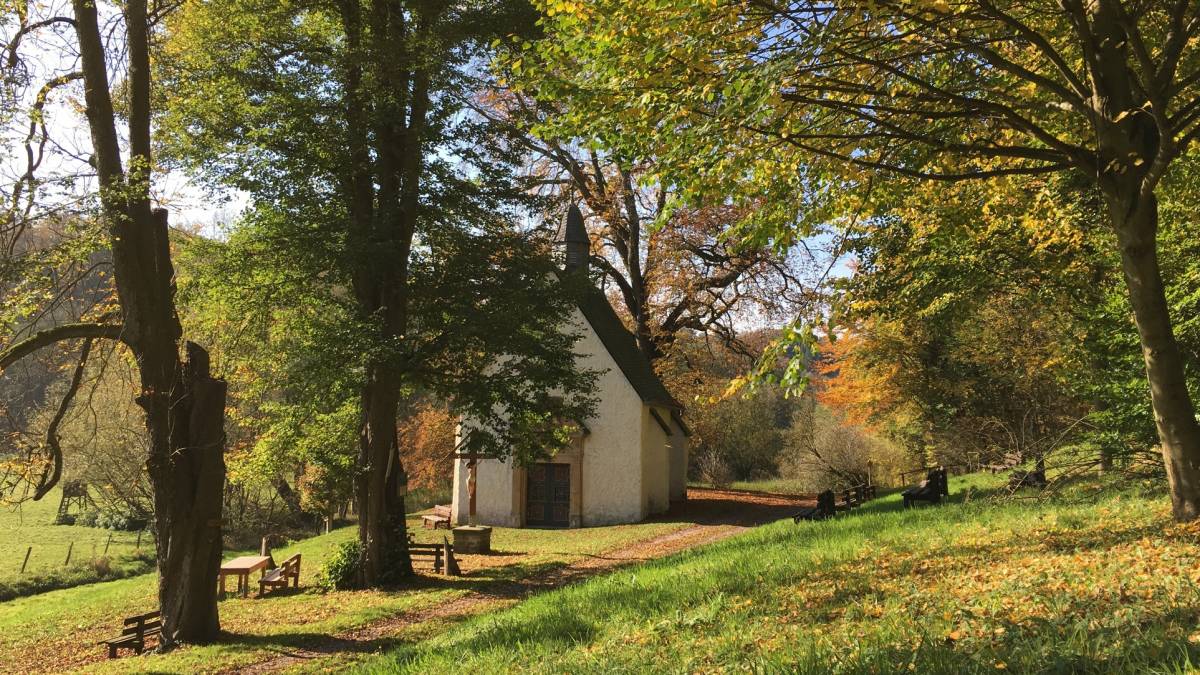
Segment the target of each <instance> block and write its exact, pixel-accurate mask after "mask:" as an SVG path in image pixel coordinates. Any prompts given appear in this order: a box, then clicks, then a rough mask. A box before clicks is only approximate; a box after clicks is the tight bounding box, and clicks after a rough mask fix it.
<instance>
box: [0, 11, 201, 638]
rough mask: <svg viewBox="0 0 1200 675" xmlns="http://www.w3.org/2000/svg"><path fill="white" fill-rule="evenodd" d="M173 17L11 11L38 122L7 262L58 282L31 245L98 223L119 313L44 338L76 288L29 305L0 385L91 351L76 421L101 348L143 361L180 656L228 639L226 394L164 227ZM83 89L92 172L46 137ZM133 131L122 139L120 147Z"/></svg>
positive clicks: (15, 68) (14, 50)
mask: <svg viewBox="0 0 1200 675" xmlns="http://www.w3.org/2000/svg"><path fill="white" fill-rule="evenodd" d="M60 9H61V11H62V12H63V13H62V14H59V13H57V12H58V10H60ZM161 11H164V7H163V6H159V5H157V4H156V5H154V6H153V7H150V6H148V4H147V2H146V0H129V1H128V2H124V3H121V4H113V5H107V4H103V3H98V2H96V1H94V0H72V2H71V3H70V4H69V6H66V7H61V8H58V7H46V6H45V5H43V4H41V3H32V2H19V3H10V4H9V5H6V15H5V17H4V24H3V25H4V28H5V43H6V44H5V54H4V69H5V70H4V75H5V83H6V86H8V87H9V88H8V89H7V90H6V94H7V95H8V96H9V97H10V98H7V99H6V100H5V106H6V110H7V113H8V115H9V116H11V117H10V118H9V119H16V118H18V117H20V112H17V113H13V110H14V109H15V110H17V111H23V110H30V111H31V112H30V114H29V115H28V117H27V118H24V119H22V120H21V121H22V123H23V125H24V128H25V129H26V130H27V133H26V134H25V135H24V136H23V139H22V140H23V142H24V146H25V150H26V152H25V153H24V154H25V158H26V163H25V171H24V172H23V173H20V174H19V175H18V176H17V177H16V180H15V182H14V187H13V188H12V190H11V192H9V194H7V195H6V197H8V198H9V204H8V205H7V206H8V207H9V208H8V209H7V211H6V212H5V216H4V217H5V220H4V222H3V227H4V231H5V234H6V235H7V237H9V239H8V243H9V246H8V248H7V251H6V253H7V254H8V260H10V261H18V262H17V264H15V265H14V267H13V268H15V269H22V270H23V273H24V274H31V273H32V274H41V275H45V274H46V270H45V268H42V269H30V268H29V267H28V266H24V267H23V266H22V265H21V264H19V259H20V258H21V256H22V255H23V254H27V253H28V254H30V255H32V256H33V257H34V258H35V259H36V260H38V261H40V262H42V261H44V260H43V259H41V258H38V256H37V255H36V253H37V252H38V251H39V250H43V249H44V246H43V243H44V242H42V243H37V244H35V243H32V242H30V241H28V239H29V238H34V237H37V236H38V235H39V234H41V235H45V233H46V230H47V228H48V227H49V225H48V222H49V223H53V221H54V218H56V217H57V218H62V217H63V214H64V213H72V212H74V213H76V214H79V213H86V212H88V211H90V210H91V209H92V208H93V207H94V208H95V210H96V211H97V212H98V214H99V223H100V224H101V226H102V230H101V231H100V233H99V239H98V243H99V245H101V246H103V247H104V248H106V249H107V250H108V251H109V252H110V253H111V263H108V264H105V265H102V266H103V267H106V268H107V267H108V266H109V265H110V266H111V278H112V282H113V285H112V291H113V294H114V296H115V305H114V307H113V309H112V310H111V311H96V312H93V313H91V314H90V315H89V316H87V317H83V319H84V320H79V321H71V322H62V323H57V324H56V325H47V324H48V323H49V324H54V323H55V322H54V321H47V320H46V317H53V316H55V315H54V313H53V312H52V311H51V309H50V307H52V306H53V305H54V304H55V303H56V302H58V301H60V300H61V298H62V296H63V295H65V294H69V293H70V291H71V289H70V287H69V286H68V287H66V288H60V289H56V292H54V293H39V292H32V293H29V294H28V295H25V296H24V297H25V298H26V299H27V300H29V301H31V302H33V303H34V304H38V303H41V304H42V305H43V306H42V307H41V309H40V310H38V311H34V312H32V313H31V312H30V311H28V308H26V309H25V311H21V310H19V309H18V310H17V316H18V319H19V320H18V321H17V322H16V323H15V324H14V325H16V326H17V330H16V331H15V332H14V333H13V334H11V335H9V336H6V342H7V346H6V347H5V348H4V349H3V351H0V370H4V369H7V368H9V367H10V366H12V365H13V364H14V363H17V362H18V361H20V360H22V359H24V358H26V357H29V356H30V355H32V354H34V353H35V352H38V351H40V350H42V349H45V348H47V347H50V346H53V345H56V344H59V343H62V342H64V341H75V342H79V343H81V344H82V347H81V354H80V357H79V365H78V366H77V368H76V371H75V375H74V376H73V377H72V381H71V385H70V386H69V387H68V389H67V394H66V399H65V400H64V403H63V407H62V408H61V410H65V408H66V406H67V405H69V402H70V397H72V396H73V395H74V392H75V391H76V389H77V388H78V382H79V379H80V374H81V373H82V369H83V368H84V367H85V363H86V361H87V357H88V353H89V351H90V349H91V344H92V342H93V341H95V340H115V341H119V342H120V343H122V344H123V345H124V346H125V347H127V348H128V349H129V350H130V351H131V352H132V354H133V356H134V359H135V361H136V363H137V366H138V374H139V378H140V389H141V393H140V395H139V396H138V397H137V403H138V405H139V406H141V408H142V409H143V410H144V411H145V420H146V428H147V431H148V436H149V445H150V447H149V456H148V457H147V458H146V468H147V470H148V472H149V476H150V482H151V485H152V487H153V504H154V527H155V533H156V547H157V555H158V573H159V584H158V601H159V606H160V609H161V611H162V621H163V631H162V637H163V647H164V648H170V647H171V646H172V645H173V644H175V643H176V642H180V641H187V642H204V641H209V640H212V639H213V638H215V637H216V636H217V633H218V631H219V628H220V626H219V621H218V615H217V601H216V594H215V593H214V592H213V588H214V586H213V584H214V581H215V579H216V577H217V568H218V566H219V565H220V560H221V508H222V501H221V497H222V487H223V485H224V479H225V465H224V459H223V450H224V439H225V436H224V427H223V421H224V412H225V383H224V382H223V381H221V380H219V379H215V378H213V377H212V376H211V375H210V372H209V357H208V353H207V352H206V351H205V349H204V348H203V347H201V346H200V345H198V344H195V343H193V342H187V341H185V339H184V336H183V330H182V328H181V325H180V322H179V318H178V315H177V312H176V306H175V299H174V295H175V286H174V271H173V269H172V265H171V254H170V244H169V241H168V226H167V214H166V211H165V210H162V209H156V208H154V205H153V201H152V199H151V175H152V168H153V162H152V157H151V122H150V121H151V117H152V113H153V109H152V105H151V101H152V96H151V77H150V48H151V32H152V31H153V30H154V28H155V26H156V25H157V22H158V21H159V20H160V19H161V14H160V12H161ZM110 64H116V66H117V68H118V73H119V75H118V76H115V77H114V75H115V74H114V73H110V71H109V67H110ZM39 78H41V79H40V81H38V80H39ZM78 83H82V94H83V98H82V107H83V112H84V114H85V116H86V120H87V129H88V131H89V132H90V138H91V143H90V149H87V150H86V152H90V155H91V156H90V159H88V162H87V163H88V164H90V167H78V166H76V164H75V163H76V162H77V158H76V157H75V156H72V154H71V152H70V151H69V149H68V146H67V145H65V144H60V143H56V142H55V140H54V139H53V138H52V134H51V131H50V130H51V129H55V130H61V129H67V130H69V129H70V126H71V124H72V122H71V121H68V120H66V119H65V118H59V119H57V120H55V122H57V124H52V123H51V122H50V121H48V119H49V118H50V115H51V111H52V110H54V111H55V112H59V110H58V109H57V108H55V107H54V106H51V105H49V102H50V101H51V100H52V99H51V97H52V96H59V95H60V94H61V93H62V92H63V91H68V90H69V89H70V88H71V87H73V86H75V85H77V84H78ZM114 93H116V94H117V96H118V97H119V98H118V99H117V100H114V98H113V94H114ZM120 122H124V124H123V126H124V129H122V130H121V131H118V127H119V123H120ZM46 174H48V175H46ZM23 239H24V240H23ZM75 243H76V246H77V247H80V248H82V249H83V254H84V255H86V254H89V253H91V252H92V250H91V249H90V244H91V243H92V242H90V241H89V240H87V239H86V238H83V239H80V240H78V241H76V242H75ZM65 248H68V249H69V248H70V246H66V247H65ZM50 276H51V277H52V278H54V275H50ZM9 281H10V286H9V287H8V290H9V291H10V292H12V291H14V289H17V290H20V282H21V281H22V279H20V278H14V279H10V280H9ZM34 285H35V286H36V284H34ZM25 290H28V289H25ZM38 317H40V319H39V318H38ZM51 435H53V432H52V433H51ZM56 446H57V444H48V445H47V452H49V453H50V456H48V457H42V458H40V460H41V461H43V462H45V463H46V465H47V466H49V467H50V469H49V470H48V471H45V472H43V473H41V474H40V476H39V477H38V478H37V481H38V484H37V489H36V496H37V497H40V496H43V495H45V494H46V492H47V491H48V490H49V489H50V488H51V487H52V486H53V485H54V484H55V483H56V482H57V480H58V479H59V477H60V476H61V471H62V462H61V450H60V449H59V448H57V447H56Z"/></svg>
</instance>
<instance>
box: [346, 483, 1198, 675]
mask: <svg viewBox="0 0 1200 675" xmlns="http://www.w3.org/2000/svg"><path fill="white" fill-rule="evenodd" d="M1002 479H1003V477H1000V478H997V477H993V476H969V477H965V478H956V479H953V480H952V490H953V492H954V493H955V497H954V500H953V502H954V503H951V504H948V505H943V506H941V507H927V508H919V509H915V510H908V511H904V510H902V509H901V508H900V505H899V503H898V496H892V497H888V498H884V499H880V500H878V501H876V502H873V503H871V504H869V505H867V506H866V507H863V508H862V509H860V510H858V511H856V512H853V513H851V514H849V515H845V516H841V517H839V518H837V519H835V520H833V521H828V522H824V523H805V524H800V525H796V524H793V523H791V522H790V521H785V522H780V523H777V524H775V525H772V526H767V527H763V528H759V529H757V530H754V531H752V532H750V533H747V534H744V535H741V536H738V537H734V538H731V539H729V540H726V541H724V542H721V543H718V544H715V545H712V546H709V547H706V548H704V549H699V550H695V551H691V552H687V553H683V554H680V555H676V556H673V557H671V558H668V559H664V560H660V561H655V562H650V563H647V564H644V565H640V566H638V567H636V568H632V569H626V570H622V571H619V572H615V573H613V574H610V575H607V576H605V577H603V578H598V579H594V580H592V581H589V582H587V583H585V584H581V585H578V586H574V587H569V588H566V589H563V590H559V591H555V592H552V593H547V594H544V595H541V596H538V597H535V598H532V599H530V600H528V601H526V602H524V603H521V604H520V605H518V606H516V607H514V608H512V609H510V610H507V611H504V612H500V613H497V614H492V615H488V616H485V617H480V618H478V619H475V620H471V621H468V622H466V623H464V624H463V625H461V626H458V627H455V628H453V629H451V630H449V631H447V632H445V633H444V634H442V635H439V636H436V637H433V638H431V639H429V640H427V641H423V642H417V643H413V644H407V645H403V646H401V647H399V648H397V649H395V650H393V651H392V652H391V653H390V654H388V655H386V656H381V657H377V658H375V659H373V660H371V661H369V662H367V663H366V664H365V665H363V666H362V669H363V670H364V671H366V672H373V673H374V672H404V673H450V672H480V673H492V672H571V673H589V672H721V671H733V670H738V671H744V670H751V671H755V672H811V673H823V672H841V673H893V672H898V671H912V672H918V673H963V672H978V673H984V672H988V673H995V672H1002V671H1005V670H1010V671H1013V672H1064V673H1065V672H1097V673H1099V672H1104V673H1108V672H1130V673H1132V672H1137V673H1144V672H1183V671H1187V670H1190V669H1191V664H1193V663H1200V658H1198V656H1200V646H1198V644H1197V643H1200V631H1198V625H1197V624H1198V621H1200V588H1198V586H1197V582H1200V548H1198V546H1197V544H1198V543H1200V525H1188V526H1178V525H1174V524H1172V523H1171V522H1170V519H1169V508H1168V504H1167V502H1166V500H1165V499H1164V498H1162V497H1160V496H1158V495H1160V494H1161V486H1160V485H1158V484H1154V485H1152V486H1148V487H1147V489H1146V491H1145V492H1142V491H1139V489H1138V488H1124V489H1120V490H1117V489H1106V490H1103V491H1099V492H1094V493H1089V492H1088V491H1087V490H1085V489H1083V488H1081V489H1079V490H1077V491H1075V492H1074V494H1073V500H1071V501H1063V502H1057V503H1053V504H1046V503H1037V502H1032V501H1027V502H1020V503H1003V504H997V503H993V502H991V501H989V500H987V499H985V498H983V496H982V495H983V492H984V491H986V490H987V489H988V488H991V487H995V485H996V483H997V481H998V480H1002ZM981 488H982V489H983V490H982V491H981V490H980V489H981ZM968 489H971V492H972V494H973V495H974V497H973V498H972V499H971V500H970V502H969V503H965V504H964V503H962V502H963V501H964V496H965V495H966V494H967V491H968Z"/></svg>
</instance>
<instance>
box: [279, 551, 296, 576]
mask: <svg viewBox="0 0 1200 675" xmlns="http://www.w3.org/2000/svg"><path fill="white" fill-rule="evenodd" d="M280 567H282V568H283V570H284V574H299V573H300V554H299V553H297V554H296V555H294V556H292V557H290V558H288V559H287V560H284V561H283V564H282V565H280Z"/></svg>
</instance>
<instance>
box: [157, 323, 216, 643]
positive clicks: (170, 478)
mask: <svg viewBox="0 0 1200 675" xmlns="http://www.w3.org/2000/svg"><path fill="white" fill-rule="evenodd" d="M180 366H181V370H180V372H181V377H180V378H178V380H177V385H176V386H175V387H173V388H172V390H171V392H170V394H169V395H168V396H154V395H151V394H146V395H143V396H142V397H141V398H140V399H139V400H138V403H139V404H140V405H142V406H143V408H145V410H146V417H147V427H148V428H149V429H150V438H151V456H150V461H149V462H148V463H147V464H148V468H149V471H150V480H151V483H152V485H153V488H154V516H155V518H154V519H155V531H156V534H157V549H158V573H159V577H158V579H159V580H158V599H159V608H160V610H161V612H162V622H163V633H162V635H163V640H162V642H163V647H164V648H167V649H169V648H170V647H171V646H173V645H174V643H176V642H209V641H211V640H213V639H215V638H216V637H217V634H218V633H219V632H220V621H219V619H218V614H217V596H216V592H215V591H216V579H217V571H218V569H219V568H220V565H221V509H222V501H221V497H222V490H223V488H224V485H225V457H224V450H225V430H224V417H225V391H226V387H225V382H224V381H222V380H218V379H215V378H213V377H212V376H211V375H210V373H209V361H208V353H207V352H206V351H204V349H203V348H201V347H200V346H198V345H196V344H194V343H191V342H189V343H187V361H185V362H184V363H182V364H180Z"/></svg>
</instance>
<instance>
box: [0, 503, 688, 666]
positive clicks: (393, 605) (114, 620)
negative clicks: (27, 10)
mask: <svg viewBox="0 0 1200 675" xmlns="http://www.w3.org/2000/svg"><path fill="white" fill-rule="evenodd" d="M409 526H410V528H412V529H413V531H414V533H415V536H416V539H417V540H418V541H426V542H433V541H439V542H440V541H441V540H442V537H443V536H446V535H447V532H446V531H445V530H436V531H434V530H423V529H420V522H419V519H416V518H412V519H410V521H409ZM686 526H687V524H686V523H646V524H638V525H623V526H615V527H602V528H586V529H578V530H567V531H563V530H520V529H507V528H496V529H495V530H494V532H493V539H492V544H493V548H494V549H495V550H496V551H497V552H498V553H499V555H498V556H497V558H496V562H499V563H501V564H500V565H498V566H496V567H494V568H489V569H486V570H483V571H481V572H479V573H477V574H475V575H472V576H471V577H464V578H458V579H454V578H447V577H423V578H422V581H420V582H418V584H416V585H414V586H413V587H412V588H407V589H399V590H390V591H382V590H376V591H339V592H333V593H321V592H319V591H318V590H316V589H315V588H314V575H315V574H316V571H317V570H318V569H319V567H320V565H321V563H322V562H323V560H324V559H325V557H326V556H327V555H328V554H329V553H330V552H331V551H332V550H333V548H334V546H335V545H336V544H337V543H339V542H342V541H348V540H350V539H352V538H354V537H355V536H356V530H355V528H353V527H347V528H342V529H340V530H335V531H334V532H332V533H330V534H328V535H322V536H320V537H314V538H311V539H306V540H303V541H300V542H296V543H295V544H292V545H289V546H286V547H281V548H278V549H276V550H275V551H273V554H274V557H275V558H276V560H281V559H282V558H283V557H286V556H289V555H291V554H293V553H301V554H302V556H303V559H302V569H301V585H302V589H301V592H299V593H295V592H292V593H286V594H279V595H273V596H269V597H267V598H265V599H256V598H254V597H253V596H252V597H251V598H249V599H241V598H236V597H230V598H228V599H226V600H224V601H222V602H221V604H220V613H221V624H222V628H223V629H224V630H225V631H226V632H227V633H228V635H227V637H226V639H225V640H223V641H222V642H220V643H218V644H214V645H209V646H205V647H188V648H185V649H181V650H178V651H176V652H173V653H171V654H167V655H161V656H160V655H148V656H143V657H140V658H122V659H118V660H115V661H98V659H99V658H100V657H102V656H103V650H102V648H101V647H99V646H96V644H95V643H96V641H97V640H100V639H103V638H106V637H112V636H113V635H115V634H116V633H117V632H119V630H118V628H119V623H120V620H121V618H122V617H124V616H129V615H131V614H135V613H139V612H145V611H149V610H151V609H153V608H154V606H155V604H156V602H155V584H156V577H155V575H153V574H146V575H141V576H138V577H133V578H129V579H122V580H119V581H112V582H104V583H97V584H90V585H86V586H80V587H76V588H71V589H65V590H61V591H52V592H49V593H43V594H40V595H37V596H32V597H27V598H20V599H17V600H14V601H11V602H7V603H0V672H5V673H7V672H61V671H66V670H72V669H80V668H83V669H86V670H87V671H88V672H146V671H147V670H150V671H155V672H174V673H190V672H199V671H215V670H222V669H230V668H236V667H238V666H240V665H245V664H249V663H253V662H256V661H261V660H264V659H267V658H270V657H271V656H273V655H276V654H278V653H280V652H282V651H287V650H291V649H295V648H298V647H303V646H305V645H309V644H312V643H313V642H314V641H320V640H322V639H323V638H326V637H327V636H329V635H333V634H337V633H340V632H344V631H350V630H354V629H357V628H360V627H362V626H366V625H369V624H371V623H372V622H375V621H378V620H380V619H383V618H387V617H391V616H395V615H398V614H401V613H403V612H406V611H409V610H422V609H427V608H433V607H436V606H438V605H440V604H442V603H445V602H449V601H451V600H453V599H455V598H458V597H462V596H464V595H466V594H468V593H470V592H471V591H472V590H476V589H479V588H482V587H485V586H487V585H488V584H495V583H503V582H504V581H505V580H508V579H512V578H516V577H522V576H525V575H534V574H540V573H543V572H545V571H547V570H549V569H551V568H553V567H555V566H561V565H564V564H566V563H568V562H570V561H573V560H577V559H579V558H581V557H583V556H588V555H595V554H597V553H601V552H604V551H609V550H612V549H614V548H619V547H621V546H622V545H623V544H626V543H630V542H634V541H640V540H643V539H648V538H652V537H654V536H657V535H659V534H664V533H669V532H671V531H673V530H677V529H680V528H683V527H686ZM235 555H237V552H228V553H226V555H225V558H226V559H228V558H231V557H233V556H235ZM511 602H515V601H510V602H509V603H508V604H511ZM500 604H504V603H500ZM426 628H427V627H426Z"/></svg>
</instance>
